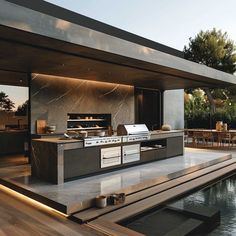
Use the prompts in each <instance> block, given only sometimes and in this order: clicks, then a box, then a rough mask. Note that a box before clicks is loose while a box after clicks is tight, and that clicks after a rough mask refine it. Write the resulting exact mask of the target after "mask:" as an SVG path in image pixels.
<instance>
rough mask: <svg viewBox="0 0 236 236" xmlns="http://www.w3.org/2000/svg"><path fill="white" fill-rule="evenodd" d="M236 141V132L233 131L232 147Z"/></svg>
mask: <svg viewBox="0 0 236 236" xmlns="http://www.w3.org/2000/svg"><path fill="white" fill-rule="evenodd" d="M235 143H236V132H232V133H231V145H232V147H233V146H234V144H235Z"/></svg>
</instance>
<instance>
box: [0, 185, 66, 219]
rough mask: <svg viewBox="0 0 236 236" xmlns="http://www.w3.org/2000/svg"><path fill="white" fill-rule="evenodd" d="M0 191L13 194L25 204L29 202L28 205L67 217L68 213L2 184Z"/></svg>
mask: <svg viewBox="0 0 236 236" xmlns="http://www.w3.org/2000/svg"><path fill="white" fill-rule="evenodd" d="M0 191H3V192H5V193H7V194H9V195H11V196H13V197H14V198H17V199H18V200H20V201H23V202H25V203H26V204H29V205H30V206H33V207H37V208H41V209H42V210H44V211H48V212H50V213H51V214H57V215H58V214H59V215H61V216H63V217H68V215H66V214H64V213H62V212H60V211H57V210H55V209H54V208H51V207H49V206H47V205H45V204H43V203H41V202H38V201H36V200H34V199H32V198H29V197H27V196H25V195H23V194H21V193H18V192H16V191H14V190H12V189H10V188H8V187H5V186H3V185H0Z"/></svg>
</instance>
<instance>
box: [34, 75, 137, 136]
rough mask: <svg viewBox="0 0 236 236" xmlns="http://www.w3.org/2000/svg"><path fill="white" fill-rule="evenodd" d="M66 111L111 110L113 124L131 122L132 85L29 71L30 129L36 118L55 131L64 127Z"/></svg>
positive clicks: (95, 111) (59, 130) (98, 111)
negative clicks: (53, 126) (45, 121)
mask: <svg viewBox="0 0 236 236" xmlns="http://www.w3.org/2000/svg"><path fill="white" fill-rule="evenodd" d="M67 113H111V114H112V126H113V129H116V127H117V125H118V124H119V123H127V124H130V123H134V88H133V87H132V86H126V85H120V84H110V83H102V82H95V81H86V80H80V79H73V78H65V77H55V76H51V75H41V74H32V86H31V130H32V133H35V121H36V120H39V119H45V120H47V123H48V124H49V125H56V126H57V132H64V131H65V130H66V127H67V122H66V120H67Z"/></svg>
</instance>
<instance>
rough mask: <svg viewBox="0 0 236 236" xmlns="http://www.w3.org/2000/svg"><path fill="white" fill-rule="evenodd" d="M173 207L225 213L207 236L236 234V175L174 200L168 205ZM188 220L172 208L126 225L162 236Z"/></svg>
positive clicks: (139, 230) (155, 211) (131, 221)
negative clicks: (178, 206)
mask: <svg viewBox="0 0 236 236" xmlns="http://www.w3.org/2000/svg"><path fill="white" fill-rule="evenodd" d="M173 204H177V205H181V206H183V207H184V208H186V209H188V208H194V207H195V208H198V207H199V208H200V207H203V208H204V207H206V208H209V209H210V208H216V209H219V210H220V214H221V222H220V225H219V226H217V227H216V228H215V229H213V230H212V231H211V232H210V233H208V234H207V235H209V236H215V235H217V236H219V235H220V236H221V235H236V173H234V174H233V175H232V174H231V175H230V176H229V175H228V176H227V177H224V178H222V179H221V180H219V181H217V182H215V183H213V184H210V185H208V186H207V187H205V188H203V189H201V190H198V191H196V192H194V193H191V194H189V195H187V196H184V197H182V198H180V199H178V200H174V201H171V202H170V203H168V204H166V206H170V205H173ZM184 220H185V219H184V218H183V217H182V215H179V216H178V214H176V213H174V214H173V212H170V211H169V209H167V211H163V212H161V208H160V207H159V208H157V209H156V210H154V211H153V210H152V211H151V212H150V211H149V212H147V214H142V216H140V217H136V218H135V219H131V220H129V221H128V223H125V224H123V225H125V226H126V227H128V228H130V229H133V230H135V231H138V232H141V233H144V234H145V235H162V233H161V231H162V232H164V230H166V229H165V228H167V227H169V228H171V227H172V228H173V227H175V225H174V224H176V222H177V224H180V223H181V222H184ZM165 222H167V224H166V225H164V224H165ZM158 225H159V226H158ZM163 235H164V234H163Z"/></svg>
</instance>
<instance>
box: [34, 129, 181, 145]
mask: <svg viewBox="0 0 236 236" xmlns="http://www.w3.org/2000/svg"><path fill="white" fill-rule="evenodd" d="M150 134H151V137H150V139H155V138H170V137H177V136H182V135H183V130H171V131H162V130H154V131H150ZM33 141H37V142H47V143H57V144H67V143H78V142H83V140H78V139H60V138H58V137H50V138H37V139H33Z"/></svg>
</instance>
